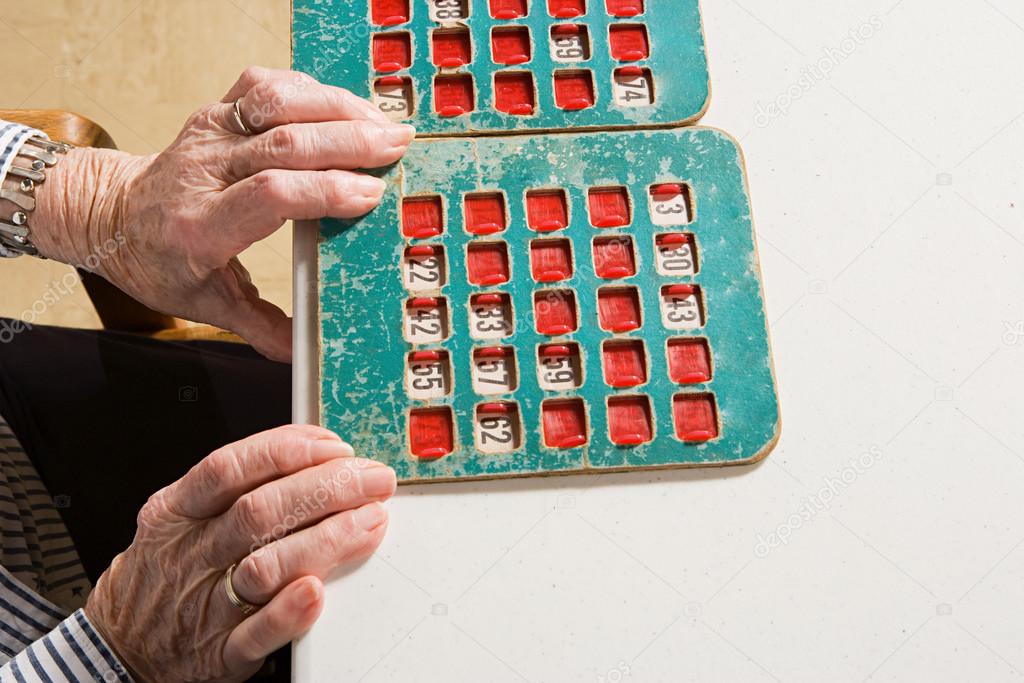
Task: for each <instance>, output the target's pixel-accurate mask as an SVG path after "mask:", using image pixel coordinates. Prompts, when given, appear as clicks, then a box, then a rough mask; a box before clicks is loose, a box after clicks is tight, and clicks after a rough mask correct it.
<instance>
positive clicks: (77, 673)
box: [0, 610, 132, 683]
mask: <svg viewBox="0 0 1024 683" xmlns="http://www.w3.org/2000/svg"><path fill="white" fill-rule="evenodd" d="M131 680H132V678H131V676H130V675H129V673H128V671H127V670H126V669H125V667H124V666H123V665H122V664H121V662H119V661H118V659H117V657H116V656H115V655H114V653H113V651H112V650H111V649H110V648H109V647H108V646H107V644H106V643H105V642H104V641H103V638H102V637H101V636H100V634H99V633H98V632H97V631H96V629H95V628H93V626H92V624H90V623H89V619H88V618H87V617H86V616H85V613H84V612H82V610H78V611H77V612H75V613H74V614H72V615H71V616H70V617H68V618H67V619H65V620H64V621H62V622H60V624H58V625H57V627H56V628H55V629H53V630H52V631H50V632H49V633H48V634H46V635H45V636H43V637H42V638H40V639H39V640H36V641H35V642H33V643H32V644H30V645H28V646H27V647H26V648H25V649H23V650H22V651H21V652H19V653H18V655H17V656H16V657H14V659H12V660H10V661H9V662H7V664H5V665H4V666H3V667H0V683H68V682H70V683H77V682H78V681H100V682H104V683H116V682H118V681H125V682H130V681H131Z"/></svg>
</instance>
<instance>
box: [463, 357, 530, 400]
mask: <svg viewBox="0 0 1024 683" xmlns="http://www.w3.org/2000/svg"><path fill="white" fill-rule="evenodd" d="M472 376H473V391H475V392H476V393H478V394H480V395H481V396H495V395H501V394H510V393H512V392H514V391H515V390H516V389H517V388H518V387H519V374H518V370H517V368H516V355H515V351H514V350H513V349H512V347H510V346H491V347H487V348H484V349H476V350H474V351H473V367H472Z"/></svg>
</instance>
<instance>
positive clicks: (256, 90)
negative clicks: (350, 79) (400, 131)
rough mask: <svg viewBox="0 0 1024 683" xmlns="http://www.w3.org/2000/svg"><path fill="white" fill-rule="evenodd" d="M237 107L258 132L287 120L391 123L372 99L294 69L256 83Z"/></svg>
mask: <svg viewBox="0 0 1024 683" xmlns="http://www.w3.org/2000/svg"><path fill="white" fill-rule="evenodd" d="M286 73H289V72H286ZM231 104H234V100H232V101H231ZM239 108H240V110H241V112H242V118H243V120H244V121H245V123H246V124H247V125H248V126H249V128H250V129H251V130H253V131H255V132H257V133H259V132H262V131H265V130H269V129H270V128H275V127H277V126H282V125H285V124H288V123H317V122H321V121H352V120H370V121H379V122H381V123H390V120H389V119H388V117H387V116H385V115H384V114H383V113H382V112H381V111H380V110H379V109H378V108H377V107H376V106H374V105H373V104H372V103H370V102H367V101H366V100H364V99H362V98H360V97H357V96H356V95H354V94H353V93H351V92H349V91H348V90H345V89H343V88H336V87H334V86H331V85H323V84H321V83H318V82H317V81H315V80H314V79H312V78H310V77H308V76H306V75H305V74H298V73H296V72H290V75H289V76H286V77H279V78H269V79H265V80H262V81H260V82H258V83H256V84H255V85H254V86H253V87H252V88H251V89H250V90H249V91H248V92H246V93H245V94H244V95H242V96H241V102H240V103H239Z"/></svg>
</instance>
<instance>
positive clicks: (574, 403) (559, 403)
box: [541, 398, 589, 449]
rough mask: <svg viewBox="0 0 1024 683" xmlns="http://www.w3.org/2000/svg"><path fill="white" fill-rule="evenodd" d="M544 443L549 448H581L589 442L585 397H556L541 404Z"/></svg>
mask: <svg viewBox="0 0 1024 683" xmlns="http://www.w3.org/2000/svg"><path fill="white" fill-rule="evenodd" d="M541 424H542V427H543V430H544V445H545V446H547V447H548V448H560V449H568V448H579V447H580V446H583V445H584V444H586V443H587V441H588V440H589V439H588V436H589V428H588V426H587V408H586V404H584V403H583V399H580V398H572V399H554V400H548V401H544V402H543V403H542V404H541Z"/></svg>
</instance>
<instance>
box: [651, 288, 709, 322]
mask: <svg viewBox="0 0 1024 683" xmlns="http://www.w3.org/2000/svg"><path fill="white" fill-rule="evenodd" d="M661 321H662V323H663V324H664V325H665V327H666V328H668V329H670V330H696V329H699V328H700V327H703V325H704V304H703V297H702V296H701V291H700V287H697V286H696V285H666V286H664V287H662V288H661Z"/></svg>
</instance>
